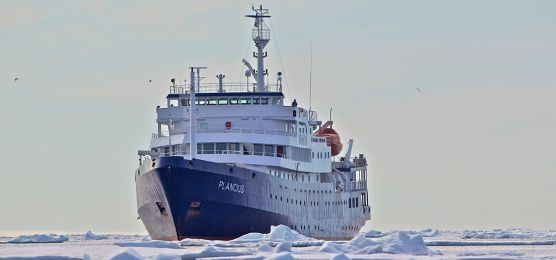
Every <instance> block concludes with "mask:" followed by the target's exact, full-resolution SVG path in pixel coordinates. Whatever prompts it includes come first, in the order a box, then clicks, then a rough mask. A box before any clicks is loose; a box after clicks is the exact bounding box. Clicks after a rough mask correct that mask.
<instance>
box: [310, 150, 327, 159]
mask: <svg viewBox="0 0 556 260" xmlns="http://www.w3.org/2000/svg"><path fill="white" fill-rule="evenodd" d="M316 154H317V159H328V158H330V152H317V153H316ZM312 158H313V159H315V152H312Z"/></svg>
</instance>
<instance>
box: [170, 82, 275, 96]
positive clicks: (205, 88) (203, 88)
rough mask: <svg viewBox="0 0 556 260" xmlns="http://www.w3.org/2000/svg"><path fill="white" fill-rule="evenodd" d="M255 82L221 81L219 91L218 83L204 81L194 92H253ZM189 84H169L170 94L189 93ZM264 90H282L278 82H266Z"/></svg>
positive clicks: (255, 85)
mask: <svg viewBox="0 0 556 260" xmlns="http://www.w3.org/2000/svg"><path fill="white" fill-rule="evenodd" d="M256 87H257V84H256V83H222V91H220V84H219V83H204V84H200V85H199V87H198V88H196V93H227V92H231V93H237V92H255V89H256ZM189 89H190V86H189V85H171V86H170V94H189ZM265 91H266V92H282V86H281V85H280V84H272V83H269V84H266V86H265Z"/></svg>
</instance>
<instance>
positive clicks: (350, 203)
mask: <svg viewBox="0 0 556 260" xmlns="http://www.w3.org/2000/svg"><path fill="white" fill-rule="evenodd" d="M309 192H310V191H309ZM270 198H271V199H272V198H273V196H272V194H270ZM274 199H275V200H278V195H274ZM280 201H282V202H283V201H284V199H283V198H282V196H280ZM285 202H286V203H291V204H295V205H300V206H301V205H303V206H307V201H302V200H294V199H290V198H286V200H285ZM324 205H325V206H340V205H343V206H348V208H356V207H359V200H358V198H350V199H348V200H343V201H339V200H338V201H325V202H324ZM309 206H319V202H318V201H310V202H309Z"/></svg>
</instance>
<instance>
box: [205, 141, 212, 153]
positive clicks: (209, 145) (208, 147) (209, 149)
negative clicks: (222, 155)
mask: <svg viewBox="0 0 556 260" xmlns="http://www.w3.org/2000/svg"><path fill="white" fill-rule="evenodd" d="M203 153H204V154H214V143H204V144H203Z"/></svg>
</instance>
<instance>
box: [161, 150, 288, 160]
mask: <svg viewBox="0 0 556 260" xmlns="http://www.w3.org/2000/svg"><path fill="white" fill-rule="evenodd" d="M188 154H189V151H188V150H186V151H182V150H178V151H173V152H170V151H168V152H162V153H161V154H160V155H161V156H169V155H188ZM197 154H212V155H214V154H215V155H256V156H266V157H278V158H284V159H288V156H287V155H285V154H282V153H265V152H249V151H243V152H241V151H237V150H208V151H197Z"/></svg>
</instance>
